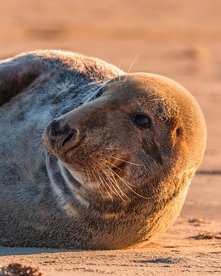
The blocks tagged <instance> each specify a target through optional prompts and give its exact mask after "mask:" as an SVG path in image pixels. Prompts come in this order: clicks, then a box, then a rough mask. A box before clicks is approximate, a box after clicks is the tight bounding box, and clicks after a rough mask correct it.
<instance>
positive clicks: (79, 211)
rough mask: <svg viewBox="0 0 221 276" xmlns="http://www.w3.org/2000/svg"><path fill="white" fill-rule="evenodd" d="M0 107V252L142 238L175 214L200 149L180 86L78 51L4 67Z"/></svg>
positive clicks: (196, 122)
mask: <svg viewBox="0 0 221 276" xmlns="http://www.w3.org/2000/svg"><path fill="white" fill-rule="evenodd" d="M0 105H1V106H0V122H1V123H0V133H1V137H0V189H1V193H0V222H1V223H0V245H5V246H38V247H39V246H40V247H43V246H44V247H72V248H82V249H88V248H94V249H114V248H123V247H128V246H133V245H135V244H139V243H142V242H147V241H149V240H150V239H151V238H152V237H154V236H156V235H158V234H160V233H162V232H163V231H165V230H166V229H167V228H168V226H170V225H171V224H172V222H173V221H174V219H175V218H176V217H177V215H178V213H179V211H180V209H181V207H182V205H183V202H184V199H185V195H186V192H187V189H188V185H189V182H190V180H191V177H192V176H193V174H194V172H195V170H196V169H197V167H198V166H199V164H200V162H201V159H202V156H203V152H204V148H205V140H206V131H205V124H204V119H203V116H202V114H201V111H200V109H199V107H198V105H197V103H196V102H195V100H194V98H193V97H192V96H191V95H190V94H189V93H188V92H187V91H186V90H185V89H184V88H183V87H181V86H179V85H178V84H177V83H175V82H173V81H171V80H169V79H167V78H164V77H161V76H157V75H152V74H143V73H141V74H125V73H124V72H123V71H121V70H120V69H118V68H116V67H114V66H112V65H110V64H107V63H105V62H103V61H100V60H97V59H94V58H88V57H84V56H82V55H77V54H72V53H67V52H60V51H39V52H34V53H29V54H26V55H21V56H18V57H15V58H14V59H11V60H6V61H3V62H2V63H0Z"/></svg>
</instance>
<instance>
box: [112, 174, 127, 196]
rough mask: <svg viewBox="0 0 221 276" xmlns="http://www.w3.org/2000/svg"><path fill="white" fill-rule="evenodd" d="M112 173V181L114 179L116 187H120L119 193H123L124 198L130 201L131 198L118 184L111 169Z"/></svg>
mask: <svg viewBox="0 0 221 276" xmlns="http://www.w3.org/2000/svg"><path fill="white" fill-rule="evenodd" d="M110 173H111V175H112V179H113V181H114V183H115V185H116V186H117V187H118V189H119V191H120V192H121V194H122V196H125V197H126V198H127V199H128V200H130V198H129V197H128V196H127V195H126V194H125V193H124V192H123V191H122V190H121V188H120V186H119V185H118V183H117V179H116V178H115V176H114V174H113V172H112V170H111V169H110Z"/></svg>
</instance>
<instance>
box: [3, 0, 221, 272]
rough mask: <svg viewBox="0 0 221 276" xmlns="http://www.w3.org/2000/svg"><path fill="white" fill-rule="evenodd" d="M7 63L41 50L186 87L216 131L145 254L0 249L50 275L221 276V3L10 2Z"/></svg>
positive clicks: (5, 22)
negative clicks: (173, 215) (176, 209)
mask: <svg viewBox="0 0 221 276" xmlns="http://www.w3.org/2000/svg"><path fill="white" fill-rule="evenodd" d="M0 7H1V8H0V59H3V58H6V57H9V56H12V55H14V54H17V53H20V52H24V51H29V50H35V49H46V48H47V49H52V48H53V49H63V50H71V51H75V52H79V53H83V54H87V55H92V56H96V57H99V58H101V59H104V60H106V61H108V62H111V63H113V64H115V65H117V66H119V67H121V68H122V69H124V70H126V71H130V72H135V71H145V72H152V73H158V74H163V75H166V76H168V77H171V78H173V79H175V80H177V81H179V82H181V83H182V84H183V85H184V86H186V87H187V88H188V89H189V90H190V91H191V92H192V93H193V94H194V96H195V97H196V98H197V100H198V102H199V103H200V105H201V107H202V109H203V111H204V113H205V118H206V122H207V127H208V146H207V150H206V153H205V158H204V161H203V163H202V165H201V167H200V169H199V171H198V174H197V175H196V176H195V177H194V179H193V181H192V184H191V187H190V190H189V193H188V196H187V199H186V202H185V205H184V208H183V210H182V212H181V215H180V217H179V218H178V220H177V221H176V222H175V224H174V225H173V227H172V228H170V229H169V230H168V231H167V233H166V234H165V235H164V236H163V237H160V238H158V239H156V240H155V241H154V242H153V243H151V244H150V245H149V246H146V247H145V248H140V249H128V250H118V251H83V252H82V251H81V252H80V251H78V252H74V251H70V250H50V249H34V248H0V267H2V266H5V265H8V264H9V263H10V262H19V263H21V264H23V265H26V266H27V265H31V266H34V267H38V268H39V271H40V272H42V275H43V276H44V275H99V274H104V275H106V274H107V275H109V274H112V275H210V274H213V275H221V125H220V120H221V119H220V118H221V92H220V91H221V16H220V10H221V2H220V1H219V0H213V1H208V0H195V1H183V2H181V1H176V0H166V1H163V0H159V1H155V0H151V1H148V0H138V1H132V0H118V1H117V0H107V1H101V0H93V1H88V0H85V1H73V0H65V1H57V0H53V1H52V0H48V1H43V0H29V1H25V0H20V1H16V0H8V1H3V0H0Z"/></svg>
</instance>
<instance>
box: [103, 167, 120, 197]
mask: <svg viewBox="0 0 221 276" xmlns="http://www.w3.org/2000/svg"><path fill="white" fill-rule="evenodd" d="M103 173H104V174H105V176H106V177H107V178H108V179H109V181H111V183H112V184H111V183H110V184H111V186H112V188H113V189H114V190H115V191H116V193H117V195H118V196H119V197H120V198H121V199H122V200H123V201H124V202H125V199H124V198H123V197H122V195H121V194H120V193H119V191H118V190H117V188H116V186H115V184H116V183H115V182H114V181H113V179H111V177H110V176H109V175H108V173H107V172H105V171H104V172H103ZM120 192H121V190H120ZM121 193H122V192H121Z"/></svg>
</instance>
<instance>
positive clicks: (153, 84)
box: [106, 74, 178, 121]
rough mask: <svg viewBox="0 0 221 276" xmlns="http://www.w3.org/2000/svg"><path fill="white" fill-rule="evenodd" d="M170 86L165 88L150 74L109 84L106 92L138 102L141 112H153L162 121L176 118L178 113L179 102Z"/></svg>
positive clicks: (134, 76)
mask: <svg viewBox="0 0 221 276" xmlns="http://www.w3.org/2000/svg"><path fill="white" fill-rule="evenodd" d="M170 88H171V87H170V86H168V87H165V86H164V85H162V83H160V82H157V81H156V80H155V79H154V78H152V77H151V75H150V74H129V75H126V76H120V77H118V78H115V79H113V80H111V81H110V82H109V83H107V86H106V91H107V92H111V93H112V94H115V95H118V97H119V98H124V97H125V99H124V100H125V101H126V100H128V99H130V101H131V102H133V103H134V102H136V105H137V107H138V108H139V110H140V111H143V112H147V111H151V112H152V113H153V114H154V115H156V117H157V118H159V119H160V120H162V121H167V120H170V119H171V118H174V117H175V116H176V114H177V113H178V106H177V102H176V101H175V99H174V98H173V97H171V95H170Z"/></svg>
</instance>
